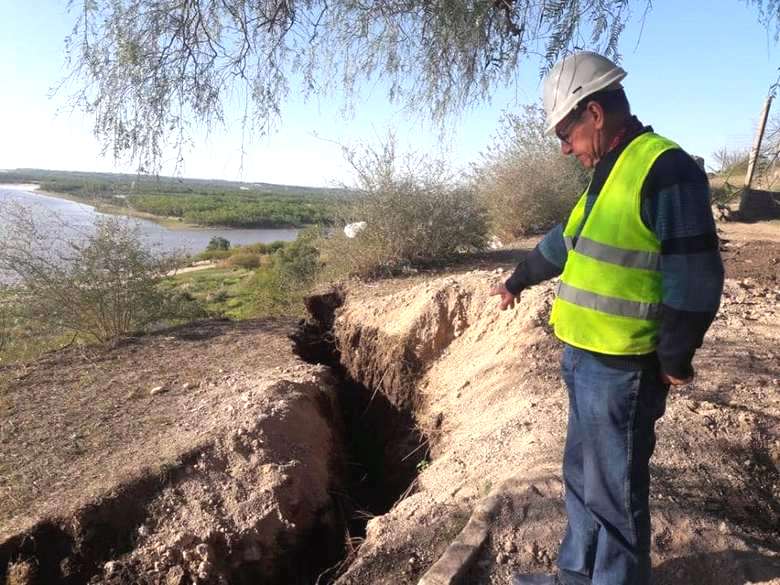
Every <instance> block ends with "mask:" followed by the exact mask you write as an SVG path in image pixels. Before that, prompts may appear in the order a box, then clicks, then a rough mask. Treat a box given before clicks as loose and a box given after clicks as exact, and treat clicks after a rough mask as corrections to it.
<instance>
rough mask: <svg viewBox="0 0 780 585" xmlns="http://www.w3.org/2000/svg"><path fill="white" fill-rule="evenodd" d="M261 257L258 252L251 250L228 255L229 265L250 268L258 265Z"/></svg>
mask: <svg viewBox="0 0 780 585" xmlns="http://www.w3.org/2000/svg"><path fill="white" fill-rule="evenodd" d="M261 260H262V257H261V256H260V254H253V253H252V252H244V251H241V252H238V253H237V254H233V255H232V256H230V259H229V261H230V265H231V266H237V267H238V268H246V269H247V270H252V269H253V268H257V267H258V266H260V263H261Z"/></svg>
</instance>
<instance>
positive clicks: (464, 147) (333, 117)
mask: <svg viewBox="0 0 780 585" xmlns="http://www.w3.org/2000/svg"><path fill="white" fill-rule="evenodd" d="M66 5H67V2H66V1H65V0H62V1H56V0H0V9H1V10H0V54H2V56H3V57H2V59H0V79H2V80H3V85H2V91H0V129H2V139H1V140H0V168H16V167H36V168H51V169H67V170H100V171H132V170H133V168H132V166H130V165H126V164H125V165H121V164H120V165H119V166H117V165H115V163H114V161H113V160H112V158H111V157H110V156H106V157H104V156H101V154H100V145H99V144H98V142H97V141H96V140H95V139H94V138H93V137H92V134H91V120H90V119H89V118H88V117H87V116H85V115H84V114H81V113H79V112H71V111H70V110H69V109H68V107H67V104H66V102H65V100H64V97H59V96H55V97H54V98H51V99H50V98H49V97H48V94H49V90H50V88H52V87H53V86H54V85H56V84H57V82H58V81H59V80H60V79H61V78H62V76H63V73H64V68H63V67H64V52H63V49H64V42H63V41H64V37H65V36H66V34H67V33H68V31H69V28H70V26H71V23H72V21H73V17H72V16H71V15H69V14H68V13H67V11H66V8H65V7H66ZM634 6H635V10H636V12H641V10H640V9H641V8H642V6H643V5H642V4H638V3H636V2H635V3H634ZM639 20H640V19H639V14H637V15H636V17H635V18H633V19H632V21H631V22H630V23H629V26H628V27H627V29H626V31H625V33H624V35H623V38H622V45H621V47H622V52H623V62H622V65H623V67H624V68H625V69H626V70H627V71H628V77H627V78H626V80H625V82H624V84H625V86H626V91H627V93H628V96H629V99H630V100H631V103H632V108H633V110H634V112H635V113H636V114H637V115H638V116H639V117H640V119H642V120H643V121H644V122H645V123H649V124H652V125H653V126H654V128H655V129H656V130H657V131H658V132H660V133H662V134H665V135H667V136H668V137H670V138H672V139H674V140H676V141H678V142H679V143H680V144H681V145H682V146H683V147H684V148H686V149H687V150H688V151H689V152H691V153H694V154H699V155H701V156H704V157H705V159H706V160H707V162H708V163H713V162H714V161H713V159H712V153H713V151H715V150H716V149H719V148H721V147H722V146H725V145H728V146H731V147H746V146H749V145H750V142H751V140H752V136H753V132H754V127H755V124H756V122H757V118H758V114H759V111H760V109H761V106H762V104H763V100H764V98H765V96H766V94H767V90H768V88H769V86H770V84H771V83H773V82H774V81H775V80H776V79H777V77H778V71H777V68H778V66H780V58H779V57H780V53H779V52H778V47H777V45H776V43H775V42H774V41H773V39H772V34H771V32H767V30H765V29H764V27H763V26H762V25H760V24H759V23H758V13H757V11H756V10H755V9H754V8H752V7H749V6H747V5H746V4H745V3H744V2H740V1H738V0H715V1H709V2H707V1H703V0H702V1H699V0H696V1H692V0H685V1H683V2H680V1H678V2H673V1H671V0H657V1H656V2H654V3H653V7H652V10H651V12H650V13H649V14H648V15H647V18H646V20H645V22H644V27H643V28H641V27H640V23H639ZM640 30H641V35H640ZM517 78H518V81H517V82H516V84H513V85H512V86H510V87H507V88H503V89H500V90H499V91H497V92H496V93H495V94H494V96H493V99H492V100H491V103H489V104H485V105H483V106H481V107H479V108H476V109H474V110H471V111H467V112H464V113H463V114H462V115H460V116H459V117H458V118H457V119H453V120H451V121H450V123H449V124H448V132H447V136H446V137H445V140H444V142H442V141H441V140H440V139H441V136H440V132H439V130H438V129H437V128H436V127H434V126H432V125H431V124H429V123H427V122H426V120H425V119H424V117H423V116H420V115H409V114H407V113H405V112H404V111H403V110H402V108H401V107H400V106H398V105H392V104H389V103H388V102H387V100H386V99H385V97H384V95H383V93H382V90H381V86H379V87H374V88H373V90H371V91H367V92H365V93H364V96H363V99H362V100H361V101H360V102H359V103H357V104H356V107H355V111H354V114H353V115H351V116H349V117H346V118H345V117H343V116H342V115H341V106H342V103H341V102H340V101H339V98H338V97H337V96H336V97H320V98H316V99H311V100H309V101H308V102H302V101H300V100H297V99H292V100H291V101H289V102H288V103H287V104H286V107H285V111H284V115H283V118H282V120H281V123H280V124H279V126H278V130H277V131H276V132H274V133H272V134H271V135H269V136H264V137H259V136H254V137H251V138H250V139H248V140H247V141H246V143H245V156H244V159H243V166H242V164H241V156H240V152H241V131H240V122H239V115H238V114H236V115H234V116H232V118H231V117H229V118H228V125H227V126H228V127H227V128H224V129H215V130H213V131H212V132H211V133H210V134H208V135H207V134H206V133H205V132H201V133H199V134H198V135H196V136H195V145H194V147H193V148H192V149H191V150H190V151H189V152H187V153H186V159H185V165H184V168H183V169H182V174H183V175H184V176H189V177H201V178H223V179H241V180H247V181H266V182H274V183H288V184H301V185H333V184H338V183H341V182H349V180H350V170H349V168H348V166H347V165H346V163H345V162H344V160H343V158H342V154H341V148H340V146H339V144H343V145H354V144H356V143H360V142H362V143H367V144H378V143H379V142H380V141H381V140H382V139H383V138H384V137H385V136H386V134H387V132H388V131H393V132H394V133H395V135H396V137H397V140H398V143H399V146H400V147H401V148H402V149H404V150H410V151H416V152H419V153H426V154H430V155H431V156H444V157H446V158H447V159H448V160H450V161H451V162H452V164H453V166H454V167H456V168H464V167H466V166H467V165H468V164H469V163H470V162H472V161H475V160H477V159H478V156H479V153H480V152H481V151H483V150H484V149H485V148H486V147H487V145H488V144H489V142H490V138H491V136H492V135H493V134H494V133H495V131H496V129H497V126H498V123H499V119H500V116H501V112H502V111H503V110H506V109H509V110H515V109H518V108H519V107H521V106H522V105H523V104H525V103H531V102H535V101H537V99H538V96H539V92H540V83H539V75H538V64H536V63H533V62H526V63H524V64H522V66H521V69H520V71H519V72H518V75H517ZM779 113H780V112H779ZM172 170H173V166H172V164H168V165H164V168H163V172H164V173H169V172H172Z"/></svg>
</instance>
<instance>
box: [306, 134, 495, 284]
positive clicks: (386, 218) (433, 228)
mask: <svg viewBox="0 0 780 585" xmlns="http://www.w3.org/2000/svg"><path fill="white" fill-rule="evenodd" d="M350 162H351V163H352V165H353V166H354V167H355V169H356V170H357V172H358V178H359V186H358V193H360V195H359V196H357V197H356V198H355V199H354V200H353V201H351V202H350V203H349V204H348V205H345V206H344V207H343V208H342V209H341V212H340V217H339V221H338V223H337V225H338V226H339V228H340V229H337V230H335V231H334V232H333V233H332V234H328V235H325V234H321V237H320V238H319V240H318V243H317V246H318V247H319V249H320V251H321V253H322V259H323V262H324V269H325V271H324V274H325V276H326V277H328V278H338V277H340V276H343V275H350V274H353V275H363V276H367V275H376V274H383V273H384V274H387V273H392V272H395V271H397V270H399V269H403V268H404V267H408V266H413V265H419V264H427V263H430V262H433V261H437V260H441V259H445V258H448V257H452V256H454V255H457V254H459V253H462V252H467V251H472V250H478V249H481V248H483V247H484V246H485V243H486V241H487V222H486V216H485V212H484V208H483V207H482V205H481V204H480V203H479V201H478V200H477V196H476V191H475V190H474V189H473V188H470V187H468V186H464V185H463V184H462V183H461V182H459V181H457V180H456V178H455V177H453V176H452V175H451V174H450V173H449V172H448V170H447V167H446V165H445V164H444V163H443V162H442V161H435V160H430V159H428V158H422V157H420V158H418V159H416V160H415V159H414V158H409V159H407V160H404V161H399V160H397V157H396V154H395V149H394V145H393V143H392V140H391V141H390V142H389V143H388V144H386V145H385V146H384V147H383V148H382V149H381V150H379V151H373V150H371V149H366V150H365V151H364V152H362V153H359V154H353V155H352V158H351V161H350ZM358 221H361V222H365V223H366V227H365V229H363V230H362V231H359V233H357V235H355V237H352V238H350V237H348V236H347V235H346V234H345V233H344V230H343V229H341V228H343V227H344V226H345V225H347V224H350V223H353V222H358Z"/></svg>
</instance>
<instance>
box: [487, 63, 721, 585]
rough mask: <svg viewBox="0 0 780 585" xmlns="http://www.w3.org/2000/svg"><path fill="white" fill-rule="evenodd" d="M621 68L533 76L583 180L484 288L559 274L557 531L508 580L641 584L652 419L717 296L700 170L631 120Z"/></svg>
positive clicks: (586, 67) (716, 262)
mask: <svg viewBox="0 0 780 585" xmlns="http://www.w3.org/2000/svg"><path fill="white" fill-rule="evenodd" d="M625 76H626V72H625V71H624V70H623V69H621V68H620V67H618V66H617V65H615V64H614V63H613V62H611V61H610V60H609V59H607V58H605V57H603V56H601V55H598V54H595V53H591V52H580V53H576V54H573V55H570V56H569V57H567V58H566V59H564V60H563V61H561V62H560V63H558V64H557V65H556V66H555V67H554V68H553V69H552V70H551V71H550V73H549V75H548V76H547V78H546V79H545V82H544V107H545V111H546V114H547V121H548V132H555V134H556V135H557V137H558V139H559V140H560V142H561V151H562V152H563V154H565V155H572V156H575V157H576V158H577V160H578V161H579V162H580V163H581V164H582V165H583V166H585V167H587V168H589V169H593V176H592V179H591V182H590V185H589V186H588V188H587V190H586V192H585V193H584V194H583V195H582V198H581V199H580V201H579V202H578V203H577V205H576V206H575V207H574V209H573V211H572V212H571V215H570V216H569V218H568V221H567V222H566V224H565V225H559V226H556V227H555V228H553V229H552V230H551V231H550V232H549V233H548V234H547V235H546V236H545V237H544V238H543V240H542V241H541V242H540V243H539V245H538V246H537V247H536V248H535V249H534V250H533V251H532V252H531V253H530V254H529V255H528V257H527V259H526V260H525V261H524V262H522V263H520V265H518V267H517V268H516V270H515V271H514V273H513V274H512V276H511V277H510V278H509V279H508V280H507V281H506V282H505V283H504V284H502V285H500V286H497V287H495V288H494V289H493V290H492V291H491V294H495V295H500V297H501V298H500V308H501V309H502V310H504V309H506V308H510V307H514V304H515V301H516V299H517V298H518V296H519V295H520V293H521V291H522V290H523V289H524V288H526V287H528V286H531V285H534V284H537V283H539V282H542V281H544V280H547V279H549V278H552V277H555V276H558V275H560V276H561V283H560V285H559V288H558V292H557V296H556V299H555V302H554V304H553V308H552V314H551V318H550V321H551V324H552V325H553V326H554V329H555V334H556V336H557V337H559V338H560V339H561V340H562V341H563V342H564V343H565V346H564V351H563V359H562V373H563V379H564V381H565V383H566V386H567V390H568V396H569V420H568V428H567V437H566V445H565V449H564V456H563V476H564V483H565V491H566V496H565V500H566V512H567V527H566V532H565V534H564V537H563V541H562V543H561V547H560V551H559V554H558V561H557V564H558V572H557V574H556V575H552V576H547V575H518V576H516V577H515V584H516V585H554V584H561V585H580V584H589V585H647V584H648V583H649V582H650V515H649V503H648V499H649V483H650V475H649V460H650V457H651V455H652V453H653V449H654V447H655V422H656V421H657V420H658V419H659V418H660V417H661V416H662V415H663V412H664V408H665V402H666V396H667V392H668V389H669V386H670V385H672V386H678V385H682V384H686V383H688V382H690V381H691V380H692V379H693V375H694V372H693V368H692V366H691V360H692V358H693V354H694V352H695V351H696V349H697V348H698V347H699V346H700V345H701V342H702V338H703V336H704V333H705V332H706V330H707V328H708V327H709V325H710V323H711V322H712V320H713V318H714V316H715V313H716V311H717V309H718V305H719V302H720V294H721V290H722V287H723V264H722V262H721V259H720V254H719V252H718V239H717V236H716V232H715V224H714V221H713V219H712V212H711V209H710V201H709V185H708V181H707V177H706V175H705V174H704V173H703V172H702V170H701V169H700V168H699V167H698V165H697V164H696V163H695V162H694V161H693V159H692V158H691V157H690V156H689V155H687V154H686V153H685V152H684V151H683V150H682V149H680V147H679V146H677V145H676V144H675V143H674V142H672V141H670V140H668V139H666V138H663V137H662V136H659V135H657V134H655V133H654V132H653V130H652V128H650V127H645V126H643V125H642V124H641V123H640V122H639V120H637V118H636V117H635V116H632V115H631V110H630V107H629V104H628V101H627V99H626V95H625V92H624V90H623V87H622V85H621V81H622V80H623V78H624V77H625Z"/></svg>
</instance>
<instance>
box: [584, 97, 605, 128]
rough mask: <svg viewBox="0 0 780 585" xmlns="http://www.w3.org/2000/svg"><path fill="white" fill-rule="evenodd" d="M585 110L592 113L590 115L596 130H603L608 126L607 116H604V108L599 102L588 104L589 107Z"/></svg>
mask: <svg viewBox="0 0 780 585" xmlns="http://www.w3.org/2000/svg"><path fill="white" fill-rule="evenodd" d="M585 109H587V110H588V112H590V115H591V117H592V118H593V127H594V128H595V129H596V130H602V129H603V128H604V126H605V125H606V116H605V114H604V108H602V107H601V104H600V103H598V102H588V105H587V106H585Z"/></svg>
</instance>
